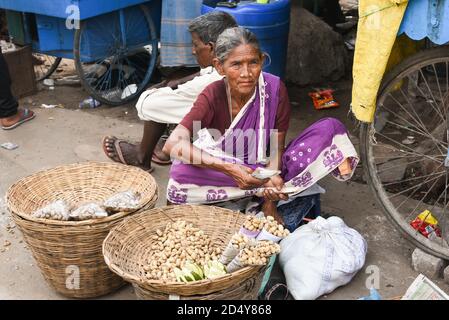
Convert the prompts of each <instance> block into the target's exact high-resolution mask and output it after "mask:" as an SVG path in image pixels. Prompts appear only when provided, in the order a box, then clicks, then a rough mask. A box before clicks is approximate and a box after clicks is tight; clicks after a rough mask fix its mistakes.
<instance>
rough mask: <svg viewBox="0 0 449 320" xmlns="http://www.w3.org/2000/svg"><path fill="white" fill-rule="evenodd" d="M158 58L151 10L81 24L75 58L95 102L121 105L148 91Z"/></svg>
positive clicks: (125, 12)
mask: <svg viewBox="0 0 449 320" xmlns="http://www.w3.org/2000/svg"><path fill="white" fill-rule="evenodd" d="M157 55H158V39H157V33H156V27H155V25H154V23H153V20H152V18H151V15H150V12H149V9H148V8H147V7H146V6H144V5H141V6H135V7H130V8H126V9H123V10H119V11H116V12H112V13H109V14H106V15H104V16H99V17H94V18H90V19H87V20H85V21H82V22H81V26H80V29H78V30H76V32H75V39H74V57H75V65H76V70H77V72H78V74H79V77H80V80H81V83H82V84H83V86H84V88H85V89H86V90H87V91H88V92H89V94H90V95H91V96H92V97H94V98H95V99H97V100H99V101H101V102H103V103H105V104H109V105H121V104H124V103H126V102H128V101H131V100H133V99H135V98H137V97H138V96H139V95H140V93H141V92H142V91H143V90H145V89H146V87H147V85H148V83H149V81H150V79H151V75H152V73H153V70H154V68H155V65H156V59H157Z"/></svg>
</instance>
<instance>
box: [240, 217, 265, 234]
mask: <svg viewBox="0 0 449 320" xmlns="http://www.w3.org/2000/svg"><path fill="white" fill-rule="evenodd" d="M264 223H265V218H262V219H259V218H257V217H256V216H251V215H250V216H247V217H246V220H245V222H244V223H243V228H245V229H246V230H250V231H260V230H262V229H263V226H264Z"/></svg>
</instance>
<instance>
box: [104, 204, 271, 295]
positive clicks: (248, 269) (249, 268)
mask: <svg viewBox="0 0 449 320" xmlns="http://www.w3.org/2000/svg"><path fill="white" fill-rule="evenodd" d="M203 206H204V205H197V204H183V205H176V207H203ZM170 207H172V206H163V207H158V208H153V209H148V210H144V211H142V212H139V216H140V215H145V214H147V215H150V214H151V213H152V211H155V210H162V209H163V208H170ZM208 207H211V206H208ZM217 208H219V209H220V210H226V211H230V212H233V213H239V212H238V211H233V210H230V209H225V208H221V207H217ZM239 214H241V213H239ZM133 218H134V219H135V218H136V216H132V217H129V218H126V219H124V220H123V221H121V222H119V223H118V224H117V225H116V226H114V227H113V228H112V229H111V230H110V231H109V234H108V235H107V236H106V238H105V239H104V241H103V245H102V252H103V257H104V260H105V263H106V264H107V265H108V267H109V268H110V269H111V270H112V271H113V272H114V273H116V274H117V275H119V276H120V277H122V278H123V279H124V280H125V281H128V282H131V283H135V284H137V285H139V286H144V287H152V288H153V290H155V291H158V290H159V289H160V287H155V286H161V285H170V286H175V287H178V288H188V287H190V286H191V285H192V284H194V285H202V284H204V285H205V284H208V283H213V282H215V281H217V280H220V281H223V280H225V278H230V279H231V278H235V277H236V276H239V275H241V274H248V273H256V272H258V271H259V270H261V269H263V268H264V267H265V265H260V266H259V265H256V266H246V267H243V268H241V269H238V270H236V271H234V272H231V273H227V274H226V275H224V276H220V277H217V278H215V279H203V280H197V281H194V282H192V283H184V282H176V281H162V280H149V279H143V278H140V277H137V276H134V275H132V274H130V273H128V272H125V271H123V270H122V269H121V268H120V267H119V266H117V265H116V264H114V263H112V262H111V261H110V259H109V257H108V256H107V255H106V244H107V242H108V241H109V238H110V237H112V236H113V233H114V231H115V229H120V228H121V227H122V225H124V224H126V223H128V220H130V219H133ZM174 293H175V292H174Z"/></svg>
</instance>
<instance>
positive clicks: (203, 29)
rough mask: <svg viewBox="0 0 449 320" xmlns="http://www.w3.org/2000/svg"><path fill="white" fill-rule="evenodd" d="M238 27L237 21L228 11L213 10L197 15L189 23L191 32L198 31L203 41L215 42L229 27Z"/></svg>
mask: <svg viewBox="0 0 449 320" xmlns="http://www.w3.org/2000/svg"><path fill="white" fill-rule="evenodd" d="M233 27H237V22H235V20H234V18H233V17H232V16H231V15H230V14H229V13H227V12H223V11H211V12H209V13H206V14H203V15H202V16H199V17H196V18H195V19H193V20H192V22H190V24H189V32H190V33H193V32H195V33H197V34H198V36H199V38H200V39H201V41H203V43H205V44H207V43H209V42H212V43H215V42H216V41H217V38H218V36H219V35H220V34H221V33H222V32H223V31H224V30H226V29H227V28H233Z"/></svg>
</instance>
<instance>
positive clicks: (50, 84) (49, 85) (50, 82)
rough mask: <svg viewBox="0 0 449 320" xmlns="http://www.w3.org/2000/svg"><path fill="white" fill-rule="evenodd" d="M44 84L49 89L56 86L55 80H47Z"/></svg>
mask: <svg viewBox="0 0 449 320" xmlns="http://www.w3.org/2000/svg"><path fill="white" fill-rule="evenodd" d="M43 83H44V85H45V86H47V87H53V86H54V85H55V80H53V79H45V80H44V82H43Z"/></svg>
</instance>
